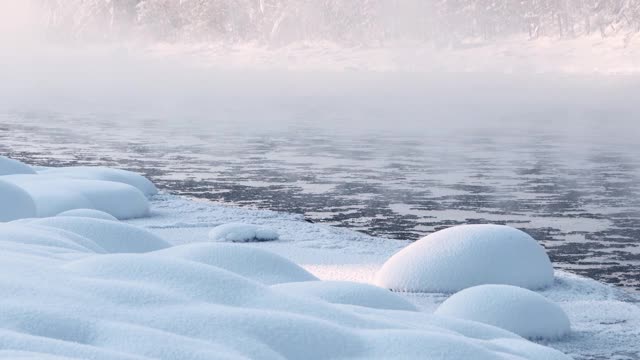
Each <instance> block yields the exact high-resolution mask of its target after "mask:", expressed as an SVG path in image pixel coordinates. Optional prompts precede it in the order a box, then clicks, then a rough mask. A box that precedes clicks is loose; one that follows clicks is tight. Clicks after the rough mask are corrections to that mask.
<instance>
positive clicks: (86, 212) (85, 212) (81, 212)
mask: <svg viewBox="0 0 640 360" xmlns="http://www.w3.org/2000/svg"><path fill="white" fill-rule="evenodd" d="M56 216H71V217H86V218H93V219H101V220H111V221H118V219H117V218H116V217H115V216H113V215H111V214H108V213H106V212H104V211H100V210H94V209H73V210H67V211H63V212H61V213H60V214H58V215H56Z"/></svg>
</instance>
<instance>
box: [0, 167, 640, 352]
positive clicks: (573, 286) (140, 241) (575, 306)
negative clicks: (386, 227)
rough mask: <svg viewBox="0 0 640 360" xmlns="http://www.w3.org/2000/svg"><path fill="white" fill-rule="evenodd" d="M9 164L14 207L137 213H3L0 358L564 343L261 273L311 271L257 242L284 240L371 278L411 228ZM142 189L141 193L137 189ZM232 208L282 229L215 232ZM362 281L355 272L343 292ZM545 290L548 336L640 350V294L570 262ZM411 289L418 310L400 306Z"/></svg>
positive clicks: (295, 249)
mask: <svg viewBox="0 0 640 360" xmlns="http://www.w3.org/2000/svg"><path fill="white" fill-rule="evenodd" d="M5 164H9V165H10V166H9V165H7V166H5V168H6V169H11V171H12V172H13V175H7V174H6V173H5V174H3V175H2V176H0V181H2V182H1V183H0V184H1V185H3V187H2V188H1V189H0V190H1V191H4V193H3V200H4V199H7V198H8V197H5V194H13V195H14V196H15V197H14V199H18V200H15V201H22V202H23V206H22V215H21V216H17V217H16V216H14V218H23V217H31V216H39V217H45V216H50V215H55V214H54V213H57V212H61V211H65V210H69V209H72V208H78V207H89V208H94V209H97V210H102V211H106V212H108V213H110V214H111V215H114V216H116V217H119V218H130V217H137V218H134V219H129V220H125V221H123V222H115V221H113V220H104V219H93V218H87V217H83V216H95V214H92V213H87V214H78V213H75V214H74V213H71V214H68V215H67V216H64V217H61V216H55V217H48V218H44V219H37V220H29V219H22V220H20V219H18V220H17V221H14V222H9V223H7V224H0V237H1V239H2V241H1V242H0V246H1V248H2V252H1V254H2V255H1V256H2V261H0V265H1V266H2V272H1V273H2V276H1V277H0V280H1V281H2V288H3V295H4V296H3V306H2V309H3V310H2V311H3V314H4V315H3V317H2V319H3V320H1V323H0V328H1V329H2V330H1V334H0V344H1V345H2V346H0V348H2V349H3V350H1V351H0V356H1V357H5V358H16V357H23V358H45V355H50V358H52V359H53V358H56V359H57V358H88V357H90V358H105V359H107V358H108V359H114V358H122V359H141V358H176V359H177V358H180V359H186V358H192V359H199V358H203V359H204V358H207V359H211V358H260V359H269V358H273V359H283V358H287V359H295V358H317V359H335V358H367V359H371V358H398V359H400V358H404V359H406V358H415V357H428V358H441V359H463V358H464V359H467V358H474V359H484V358H486V359H540V360H543V359H544V360H549V359H564V358H565V357H564V356H562V355H561V354H559V353H557V352H555V351H552V350H551V349H549V348H545V347H541V346H536V345H534V344H533V343H530V342H528V341H526V340H524V339H522V338H520V337H518V336H516V335H514V334H511V333H509V332H506V331H504V330H500V329H498V328H494V327H490V326H486V325H482V324H479V323H474V322H468V321H462V320H455V319H452V318H446V317H441V316H436V315H432V312H433V311H434V310H435V309H436V308H437V307H438V305H439V304H440V303H441V302H442V301H444V300H445V299H446V298H447V297H448V296H449V295H448V294H438V293H411V294H408V293H388V294H389V295H390V296H393V297H394V298H397V299H398V300H390V301H389V302H384V301H383V302H382V303H381V304H379V305H380V307H382V309H380V308H372V307H369V306H355V305H348V304H338V303H330V302H326V301H323V300H320V299H315V298H309V297H305V296H297V295H290V294H289V293H287V291H285V290H284V289H278V288H277V287H275V288H273V287H269V286H267V285H271V284H272V283H273V281H272V282H271V283H270V284H265V283H264V280H260V279H262V278H260V277H259V276H264V274H265V273H271V274H272V275H273V276H274V277H272V278H271V279H274V278H279V279H280V280H276V281H278V282H284V283H286V282H289V281H300V280H299V276H300V275H299V274H304V272H301V271H302V269H299V270H296V271H291V270H287V269H291V266H293V265H291V264H290V263H288V262H286V261H285V260H284V259H282V260H278V259H279V258H278V257H276V258H273V257H271V256H270V255H265V254H263V253H262V252H259V251H258V250H255V251H254V250H252V249H255V248H258V249H262V250H268V251H269V252H272V253H275V254H279V255H281V256H283V257H284V258H287V259H289V260H292V261H293V262H295V263H296V264H298V265H300V266H301V267H302V268H304V269H306V270H307V271H308V272H310V273H311V274H313V275H315V276H316V277H318V278H319V279H320V280H347V281H356V282H362V283H372V282H373V279H374V276H375V274H376V272H377V271H378V270H379V269H380V267H381V266H382V264H383V263H384V262H385V261H387V259H389V258H390V257H391V256H392V255H393V254H394V253H396V252H397V251H399V250H400V249H402V248H404V247H405V246H407V245H408V242H401V241H390V240H386V239H381V238H375V237H370V236H366V235H363V234H361V233H356V232H352V231H349V230H346V229H339V228H334V227H330V226H325V225H321V224H312V223H308V222H305V221H304V219H303V218H302V217H301V216H297V215H290V214H286V213H277V212H271V211H259V210H249V209H241V208H234V207H227V206H222V205H216V204H213V203H209V202H200V201H193V200H190V199H186V198H181V197H177V196H173V195H169V194H156V195H154V193H155V189H154V188H153V187H152V185H150V184H149V183H147V182H145V181H143V179H141V178H140V177H137V176H135V175H132V174H127V173H120V172H114V171H111V170H102V171H95V170H91V169H79V170H72V171H70V170H67V171H65V170H59V171H52V170H46V169H36V170H37V171H38V172H39V173H38V174H35V173H32V172H31V171H30V169H29V168H28V167H27V168H24V167H20V166H19V165H16V164H15V163H12V162H9V163H5ZM7 172H8V171H7ZM15 172H19V173H22V174H18V175H16V174H15ZM115 175H118V176H115ZM36 177H42V178H37V179H36ZM7 180H9V181H11V183H13V185H9V183H8V181H7ZM54 185H55V186H54ZM16 188H17V190H16ZM134 193H135V194H138V195H141V196H142V197H140V196H138V197H133V199H134V200H135V201H133V202H130V201H129V200H130V199H132V196H131V195H132V194H134ZM145 193H146V195H147V197H148V198H149V200H144V198H145V196H144V195H145ZM16 194H17V195H16ZM25 194H26V195H25ZM29 197H30V198H31V201H32V203H31V202H30V200H29ZM14 204H17V203H14ZM147 206H148V207H147ZM0 208H2V209H0V210H3V211H4V212H3V211H0V214H4V215H3V216H6V217H5V219H3V220H11V219H10V216H11V214H12V213H11V211H9V210H10V209H12V208H13V204H12V205H9V204H8V203H6V202H4V203H2V204H0ZM7 209H9V210H7ZM5 210H6V211H5ZM125 210H135V211H134V212H130V211H125ZM43 211H44V213H43ZM79 215H81V216H80V217H79ZM141 215H145V216H144V217H139V216H141ZM226 223H250V224H254V225H260V226H265V227H268V228H270V229H273V230H275V231H277V233H278V234H279V239H278V240H277V241H270V242H260V243H253V244H251V245H246V244H230V245H226V244H220V243H215V242H211V241H210V240H209V232H210V231H211V229H213V228H214V227H216V226H218V225H221V224H226ZM225 246H231V247H232V248H238V247H239V248H240V249H243V250H241V251H246V253H244V254H245V255H233V254H234V252H233V251H230V252H227V253H226V254H228V257H227V258H225V259H223V260H224V261H223V262H224V264H222V263H221V261H222V260H220V258H219V254H220V253H221V252H224V251H227V250H224V249H226V248H225ZM247 254H248V255H247ZM216 256H218V257H216ZM234 256H235V257H234ZM247 259H251V260H247ZM267 259H268V260H267ZM213 264H215V266H212V265H213ZM225 264H226V265H225ZM262 265H264V266H262ZM221 267H222V268H225V269H226V270H223V269H222V268H221ZM276 275H277V276H276ZM309 276H311V275H309ZM350 289H355V285H353V286H352V287H348V288H347V289H346V290H345V291H347V292H349V291H351V290H350ZM368 289H369V288H367V291H369V290H368ZM372 291H373V290H372ZM538 292H539V293H540V294H542V295H543V296H545V297H546V298H547V299H548V300H551V301H553V302H555V303H556V304H558V305H560V307H561V308H562V309H563V310H564V311H565V312H566V313H567V315H568V317H569V319H570V321H571V329H572V332H571V333H570V334H569V335H568V336H565V337H563V338H561V339H559V340H548V341H545V342H544V344H543V345H546V346H549V347H550V348H555V349H557V350H559V351H562V352H564V353H566V354H568V355H570V356H572V357H573V358H574V359H637V358H638V357H639V356H640V348H639V347H638V345H637V341H636V340H637V338H638V336H639V335H640V334H639V331H640V330H639V329H640V307H639V306H638V303H639V301H640V297H638V296H636V295H634V294H631V293H627V292H624V291H622V290H618V289H615V288H613V287H611V286H608V285H604V284H601V283H598V282H596V281H593V280H590V279H585V278H581V277H577V276H574V275H571V274H568V273H565V272H561V271H556V273H555V276H554V279H553V285H551V286H550V287H547V288H546V289H545V290H541V291H538ZM350 293H351V294H352V297H351V300H352V303H353V302H357V301H363V300H367V299H363V298H358V294H359V293H360V292H359V291H355V290H353V292H350ZM394 294H395V295H394ZM402 298H404V299H405V300H408V301H409V302H411V303H412V304H413V305H415V306H416V307H417V308H418V309H419V310H420V312H415V311H408V310H402V311H399V310H391V308H392V305H390V304H391V303H392V302H393V304H399V303H400V302H399V301H400V300H401V299H402ZM394 306H395V305H394Z"/></svg>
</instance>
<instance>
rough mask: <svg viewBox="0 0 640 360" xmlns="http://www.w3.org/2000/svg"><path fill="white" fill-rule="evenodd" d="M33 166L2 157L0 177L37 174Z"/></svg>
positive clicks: (0, 158) (0, 157)
mask: <svg viewBox="0 0 640 360" xmlns="http://www.w3.org/2000/svg"><path fill="white" fill-rule="evenodd" d="M35 173H36V172H35V170H33V169H32V168H31V166H29V165H27V164H25V163H22V162H20V161H18V160H14V159H10V158H8V157H6V156H1V155H0V176H1V175H13V174H35Z"/></svg>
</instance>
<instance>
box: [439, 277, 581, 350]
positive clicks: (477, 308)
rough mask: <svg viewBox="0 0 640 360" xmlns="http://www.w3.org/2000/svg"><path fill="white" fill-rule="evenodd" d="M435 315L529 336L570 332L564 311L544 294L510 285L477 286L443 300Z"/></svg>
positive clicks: (553, 336) (552, 336)
mask: <svg viewBox="0 0 640 360" xmlns="http://www.w3.org/2000/svg"><path fill="white" fill-rule="evenodd" d="M435 313H436V314H437V315H444V316H451V317H455V318H458V319H465V320H473V321H478V322H481V323H485V324H489V325H494V326H497V327H499V328H502V329H505V330H509V331H511V332H514V333H516V334H518V335H520V336H523V337H526V338H529V339H544V340H554V339H559V338H561V337H563V336H565V335H567V334H568V333H569V332H570V331H571V327H570V323H569V318H568V317H567V314H565V312H564V310H562V308H561V307H560V306H558V305H556V304H554V303H553V302H552V301H550V300H548V299H547V298H545V297H544V296H542V295H540V294H538V293H535V292H533V291H531V290H527V289H523V288H520V287H517V286H510V285H479V286H474V287H471V288H468V289H464V290H462V291H460V292H458V293H455V294H454V295H452V296H451V297H450V298H448V299H447V300H445V301H444V302H443V303H442V304H441V305H440V306H439V307H438V309H437V310H436V312H435Z"/></svg>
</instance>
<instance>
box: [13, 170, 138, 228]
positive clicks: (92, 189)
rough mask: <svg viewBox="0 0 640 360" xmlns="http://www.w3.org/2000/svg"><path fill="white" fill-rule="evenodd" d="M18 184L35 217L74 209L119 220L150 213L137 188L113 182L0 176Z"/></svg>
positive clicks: (50, 177) (42, 175)
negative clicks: (25, 193) (35, 212)
mask: <svg viewBox="0 0 640 360" xmlns="http://www.w3.org/2000/svg"><path fill="white" fill-rule="evenodd" d="M2 179H3V180H5V181H7V182H11V183H13V184H14V185H17V186H19V187H21V188H22V189H23V190H24V191H26V192H27V193H28V194H29V195H31V198H32V199H33V201H34V202H35V204H36V208H37V211H38V215H37V216H38V217H47V216H55V215H57V214H59V213H61V212H64V211H67V210H73V209H95V210H100V211H103V212H106V213H109V214H111V215H113V216H115V217H116V218H118V219H131V218H139V217H145V216H147V215H149V200H148V199H147V197H146V196H144V194H143V193H142V192H140V190H138V189H137V188H135V187H133V186H131V185H127V184H123V183H118V182H112V181H101V180H78V179H69V178H62V177H57V176H53V177H52V176H48V175H44V174H40V175H8V176H4V177H3V178H2Z"/></svg>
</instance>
